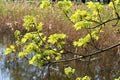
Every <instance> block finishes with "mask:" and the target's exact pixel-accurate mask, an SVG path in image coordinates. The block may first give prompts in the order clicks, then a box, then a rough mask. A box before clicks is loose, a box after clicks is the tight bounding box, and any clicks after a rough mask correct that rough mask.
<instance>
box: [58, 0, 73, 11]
mask: <svg viewBox="0 0 120 80" xmlns="http://www.w3.org/2000/svg"><path fill="white" fill-rule="evenodd" d="M57 4H58V6H59V8H61V9H62V11H64V12H67V13H68V12H69V11H71V7H72V2H71V1H69V0H64V1H59V2H58V3H57Z"/></svg>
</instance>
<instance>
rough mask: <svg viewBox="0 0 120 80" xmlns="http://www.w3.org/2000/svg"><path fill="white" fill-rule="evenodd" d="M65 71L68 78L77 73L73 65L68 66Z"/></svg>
mask: <svg viewBox="0 0 120 80" xmlns="http://www.w3.org/2000/svg"><path fill="white" fill-rule="evenodd" d="M64 72H65V74H66V75H67V77H68V78H71V77H72V75H73V74H74V73H75V69H72V68H71V67H67V68H65V69H64Z"/></svg>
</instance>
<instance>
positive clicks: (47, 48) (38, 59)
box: [6, 15, 66, 67]
mask: <svg viewBox="0 0 120 80" xmlns="http://www.w3.org/2000/svg"><path fill="white" fill-rule="evenodd" d="M23 25H24V27H25V29H26V30H27V31H28V32H26V33H25V34H24V35H21V33H20V31H18V30H16V31H15V32H14V35H15V37H16V39H17V40H16V44H15V45H17V47H18V48H19V47H21V46H22V47H23V49H22V50H21V51H20V52H19V53H18V57H21V58H24V57H27V56H28V55H30V54H34V56H32V58H31V59H30V60H29V64H33V65H34V64H37V65H38V66H39V67H42V66H43V65H46V64H48V63H49V61H50V60H60V59H61V54H62V53H63V52H64V51H63V50H62V48H63V46H64V44H65V41H64V38H65V37H66V35H65V34H63V33H62V34H51V35H50V36H49V37H46V36H45V35H43V33H41V31H42V26H43V23H42V22H40V23H39V24H37V21H36V18H35V17H33V16H30V15H28V16H25V19H24V24H23ZM31 28H32V29H34V30H35V31H34V32H31V31H30V30H31ZM15 51H16V50H15V47H14V46H13V45H11V46H10V48H7V49H6V54H10V53H12V52H15Z"/></svg>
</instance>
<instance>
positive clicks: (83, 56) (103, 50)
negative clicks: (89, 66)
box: [50, 42, 120, 64]
mask: <svg viewBox="0 0 120 80" xmlns="http://www.w3.org/2000/svg"><path fill="white" fill-rule="evenodd" d="M117 46H120V42H119V43H117V44H114V45H112V46H110V47H107V48H105V49H101V50H98V51H95V52H93V53H90V54H88V55H81V56H79V57H77V58H70V59H66V60H59V61H52V62H50V64H54V63H61V62H70V61H74V60H80V59H83V58H87V57H91V56H94V55H97V54H100V53H102V52H105V51H107V50H110V49H113V48H115V47H117Z"/></svg>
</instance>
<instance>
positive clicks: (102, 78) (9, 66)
mask: <svg viewBox="0 0 120 80" xmlns="http://www.w3.org/2000/svg"><path fill="white" fill-rule="evenodd" d="M13 40H14V39H13V38H12V37H11V36H8V35H2V34H0V80H75V78H76V77H79V76H80V77H81V76H85V75H88V76H90V77H92V80H114V78H116V77H119V76H120V60H119V56H118V55H116V54H115V53H109V52H111V51H108V52H107V54H104V55H103V54H102V55H97V56H95V57H96V59H95V60H93V61H91V62H89V61H79V60H78V61H72V62H66V63H60V64H54V65H50V66H44V67H42V68H38V67H37V66H32V65H28V62H27V60H26V59H17V60H16V59H14V55H11V56H9V57H6V56H5V48H6V47H7V46H8V45H9V44H11V43H12V42H13ZM67 66H71V67H72V68H75V69H76V73H75V75H73V78H72V79H68V78H67V77H66V76H65V74H64V68H65V67H67Z"/></svg>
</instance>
